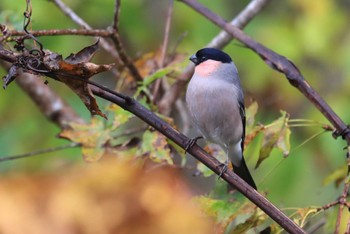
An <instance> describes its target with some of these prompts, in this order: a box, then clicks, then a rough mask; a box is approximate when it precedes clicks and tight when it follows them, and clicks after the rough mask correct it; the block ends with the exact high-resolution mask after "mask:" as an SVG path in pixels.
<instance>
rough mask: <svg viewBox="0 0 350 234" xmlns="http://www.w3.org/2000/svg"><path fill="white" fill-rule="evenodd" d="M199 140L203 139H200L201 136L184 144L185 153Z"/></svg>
mask: <svg viewBox="0 0 350 234" xmlns="http://www.w3.org/2000/svg"><path fill="white" fill-rule="evenodd" d="M199 139H203V137H202V136H197V137H195V138H191V139H189V140H188V141H187V142H186V143H185V145H186V147H185V153H187V151H188V150H189V149H190V148H191V147H192V146H193V145H194V144H196V143H197V141H198V140H199Z"/></svg>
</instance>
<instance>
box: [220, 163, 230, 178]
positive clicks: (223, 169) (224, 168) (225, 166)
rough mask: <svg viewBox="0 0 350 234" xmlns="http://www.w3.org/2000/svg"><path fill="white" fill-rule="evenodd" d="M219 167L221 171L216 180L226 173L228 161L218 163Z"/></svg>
mask: <svg viewBox="0 0 350 234" xmlns="http://www.w3.org/2000/svg"><path fill="white" fill-rule="evenodd" d="M219 167H222V169H221V172H220V174H219V178H218V179H220V178H221V176H222V174H224V173H225V172H226V171H227V168H228V160H226V162H224V163H220V164H219Z"/></svg>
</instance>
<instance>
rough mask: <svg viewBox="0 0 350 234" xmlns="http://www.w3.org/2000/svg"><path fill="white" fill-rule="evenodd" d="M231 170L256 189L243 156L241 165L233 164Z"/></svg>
mask: <svg viewBox="0 0 350 234" xmlns="http://www.w3.org/2000/svg"><path fill="white" fill-rule="evenodd" d="M232 166H233V172H234V173H236V174H237V175H238V176H239V177H241V178H242V179H243V180H244V181H245V182H247V183H248V184H249V185H250V186H252V187H253V188H254V189H255V190H257V188H256V185H255V182H254V180H253V177H252V176H251V174H250V172H249V169H248V167H247V164H246V163H245V160H244V158H243V157H242V161H241V165H240V166H238V167H237V166H235V165H233V164H232Z"/></svg>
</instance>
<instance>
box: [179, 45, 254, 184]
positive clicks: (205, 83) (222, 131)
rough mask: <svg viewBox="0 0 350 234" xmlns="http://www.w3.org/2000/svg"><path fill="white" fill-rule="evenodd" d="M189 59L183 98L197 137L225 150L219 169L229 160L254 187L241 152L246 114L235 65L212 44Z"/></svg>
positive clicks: (235, 169) (235, 170)
mask: <svg viewBox="0 0 350 234" xmlns="http://www.w3.org/2000/svg"><path fill="white" fill-rule="evenodd" d="M189 59H190V60H191V61H192V62H193V63H194V65H195V68H194V73H193V75H192V78H191V79H190V82H189V84H188V86H187V90H186V98H185V99H186V104H187V107H188V111H189V114H190V117H191V119H192V122H193V123H194V125H195V127H196V128H197V129H198V130H199V132H200V134H201V137H204V139H205V140H206V141H209V142H212V143H214V144H217V145H219V146H220V147H221V148H222V149H223V150H224V151H225V153H226V154H227V160H226V163H225V167H224V169H223V171H224V170H226V169H227V165H228V163H229V161H230V162H231V163H232V167H233V172H234V173H236V174H237V175H238V176H239V177H241V178H242V179H243V180H244V181H245V182H247V183H248V184H249V185H250V186H251V187H253V188H254V189H255V190H256V189H257V187H256V184H255V182H254V180H253V177H252V176H251V174H250V172H249V169H248V167H247V165H246V162H245V160H244V156H243V150H244V138H245V124H246V117H245V107H244V94H243V90H242V88H241V83H240V79H239V76H238V71H237V68H236V65H235V64H234V62H233V61H232V59H231V57H230V56H229V55H228V54H226V53H225V52H223V51H221V50H218V49H215V48H203V49H200V50H198V51H197V52H196V53H195V54H193V55H192V56H191V57H190V58H189ZM194 140H197V138H194Z"/></svg>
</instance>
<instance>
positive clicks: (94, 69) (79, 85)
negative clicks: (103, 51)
mask: <svg viewBox="0 0 350 234" xmlns="http://www.w3.org/2000/svg"><path fill="white" fill-rule="evenodd" d="M97 49H98V41H97V42H96V43H95V44H93V45H91V46H87V47H85V48H84V49H82V50H81V51H79V52H78V53H76V54H71V55H69V56H68V57H67V58H66V59H63V58H62V55H59V54H56V53H53V52H51V51H45V57H44V64H45V66H46V68H48V70H49V71H50V73H51V74H53V75H54V76H55V77H56V78H57V79H58V80H60V81H62V82H63V83H65V84H66V85H67V86H68V87H69V88H71V89H72V90H73V91H74V92H75V93H76V94H77V95H78V96H79V97H80V99H81V100H82V101H83V102H84V104H85V106H86V107H87V108H88V110H89V111H90V113H91V114H92V115H100V116H102V117H104V118H106V115H105V114H103V113H102V112H101V110H100V108H99V107H98V105H97V102H96V99H95V97H94V95H93V94H92V92H91V89H90V88H89V84H88V83H87V82H85V81H84V80H88V79H90V77H92V76H94V75H96V74H98V73H101V72H104V71H108V70H110V69H112V67H113V64H108V65H97V64H94V63H91V62H89V61H90V60H91V58H92V57H93V56H94V54H95V53H96V51H97ZM77 78H80V79H84V80H78V79H77Z"/></svg>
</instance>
